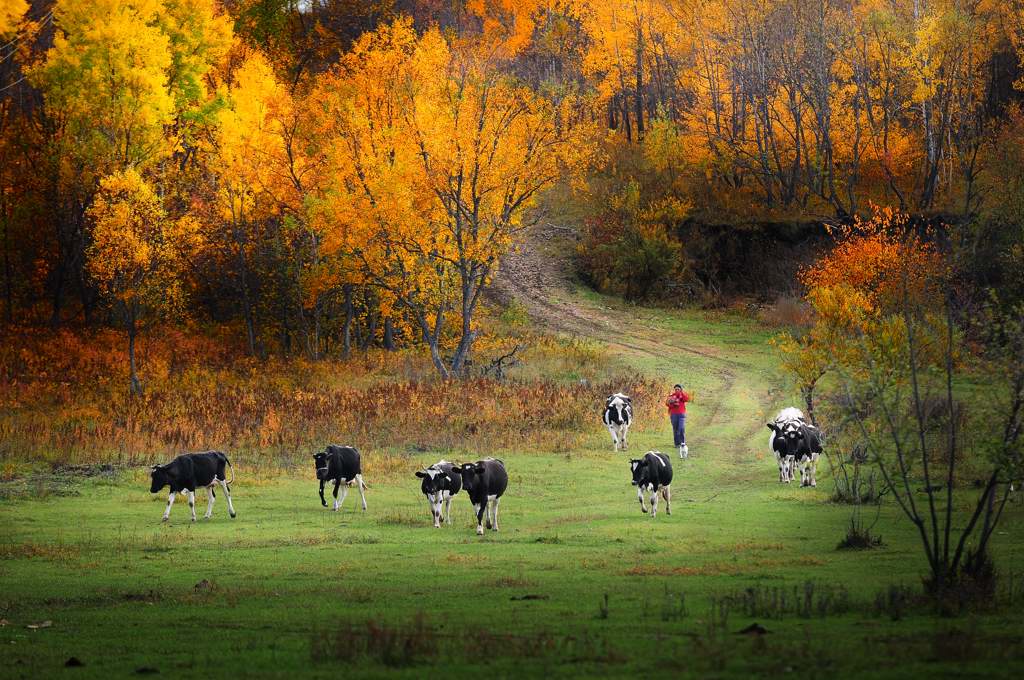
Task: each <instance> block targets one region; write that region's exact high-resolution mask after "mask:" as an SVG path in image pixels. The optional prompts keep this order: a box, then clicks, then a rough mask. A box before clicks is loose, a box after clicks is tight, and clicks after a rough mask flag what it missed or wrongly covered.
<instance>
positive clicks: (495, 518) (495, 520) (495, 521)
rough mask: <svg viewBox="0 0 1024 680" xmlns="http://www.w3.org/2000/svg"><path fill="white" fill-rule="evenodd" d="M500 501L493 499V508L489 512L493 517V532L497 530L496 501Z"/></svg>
mask: <svg viewBox="0 0 1024 680" xmlns="http://www.w3.org/2000/svg"><path fill="white" fill-rule="evenodd" d="M500 500H501V499H500V498H497V497H496V498H495V499H494V508H493V509H492V510H491V513H492V514H493V515H494V522H493V524H494V526H492V527H491V528H492V529H494V530H495V531H497V530H498V501H500Z"/></svg>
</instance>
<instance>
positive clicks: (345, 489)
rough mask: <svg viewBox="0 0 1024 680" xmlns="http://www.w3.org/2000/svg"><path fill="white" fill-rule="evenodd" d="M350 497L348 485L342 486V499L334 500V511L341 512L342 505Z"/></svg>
mask: <svg viewBox="0 0 1024 680" xmlns="http://www.w3.org/2000/svg"><path fill="white" fill-rule="evenodd" d="M347 497H348V484H342V485H341V498H335V499H334V509H335V510H341V505H342V503H344V502H345V498H347Z"/></svg>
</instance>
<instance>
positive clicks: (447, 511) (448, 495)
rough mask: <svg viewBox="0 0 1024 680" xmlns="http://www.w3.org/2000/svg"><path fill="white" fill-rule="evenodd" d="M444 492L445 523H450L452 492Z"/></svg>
mask: <svg viewBox="0 0 1024 680" xmlns="http://www.w3.org/2000/svg"><path fill="white" fill-rule="evenodd" d="M444 493H445V497H444V509H445V523H446V524H451V523H452V493H451V492H450V491H445V492H444Z"/></svg>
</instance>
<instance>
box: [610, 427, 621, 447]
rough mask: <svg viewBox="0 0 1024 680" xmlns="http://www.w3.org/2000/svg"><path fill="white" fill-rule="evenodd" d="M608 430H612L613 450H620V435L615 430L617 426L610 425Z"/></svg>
mask: <svg viewBox="0 0 1024 680" xmlns="http://www.w3.org/2000/svg"><path fill="white" fill-rule="evenodd" d="M608 432H610V433H611V435H612V450H613V451H618V450H619V436H618V434H616V432H615V426H614V425H609V426H608Z"/></svg>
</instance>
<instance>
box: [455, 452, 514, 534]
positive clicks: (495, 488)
mask: <svg viewBox="0 0 1024 680" xmlns="http://www.w3.org/2000/svg"><path fill="white" fill-rule="evenodd" d="M452 473H453V474H456V475H458V476H459V477H460V479H461V481H462V488H463V489H465V490H466V494H467V495H468V496H469V500H470V502H472V503H473V510H474V511H475V512H476V533H477V535H479V536H483V535H484V521H485V520H484V516H485V515H486V523H487V528H488V529H493V530H494V531H497V530H498V502H499V501H500V500H501V495H502V494H503V493H505V489H507V488H508V473H507V472H506V471H505V464H504V463H503V462H501V461H500V460H498V459H497V458H485V459H484V460H478V461H477V462H475V463H463V464H462V465H456V466H453V467H452Z"/></svg>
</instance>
